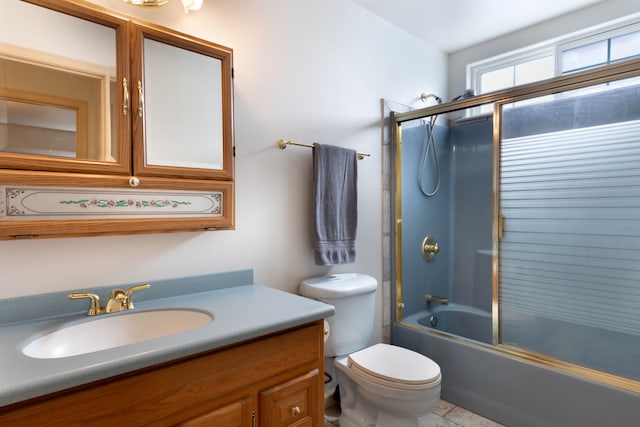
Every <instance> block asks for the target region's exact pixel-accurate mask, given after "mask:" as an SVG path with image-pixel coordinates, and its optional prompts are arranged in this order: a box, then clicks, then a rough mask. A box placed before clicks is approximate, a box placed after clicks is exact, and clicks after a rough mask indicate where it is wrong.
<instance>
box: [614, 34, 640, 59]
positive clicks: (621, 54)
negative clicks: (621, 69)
mask: <svg viewBox="0 0 640 427" xmlns="http://www.w3.org/2000/svg"><path fill="white" fill-rule="evenodd" d="M636 55H640V31H636V32H635V33H630V34H625V35H623V36H618V37H614V38H612V39H611V60H612V61H617V60H620V59H625V58H630V57H632V56H636Z"/></svg>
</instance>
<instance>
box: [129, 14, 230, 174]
mask: <svg viewBox="0 0 640 427" xmlns="http://www.w3.org/2000/svg"><path fill="white" fill-rule="evenodd" d="M132 34H133V37H132V46H131V52H132V61H131V64H132V77H133V79H132V82H133V87H134V90H133V95H132V100H133V104H132V109H133V146H134V159H133V161H134V174H135V175H139V176H164V177H183V178H197V179H218V180H231V179H232V178H233V146H232V145H233V143H232V139H233V135H232V128H233V126H232V120H233V119H232V105H231V104H232V93H231V92H232V76H231V72H232V64H231V62H232V59H231V58H232V57H231V50H230V49H228V48H225V47H223V46H220V45H216V44H213V43H211V42H207V41H204V40H200V39H196V38H193V37H190V36H186V35H184V34H177V33H176V34H172V33H171V32H169V31H167V30H166V29H163V30H162V31H161V30H159V29H157V28H154V27H153V26H146V25H139V24H135V25H133V29H132Z"/></svg>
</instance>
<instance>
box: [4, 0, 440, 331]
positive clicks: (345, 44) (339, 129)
mask: <svg viewBox="0 0 640 427" xmlns="http://www.w3.org/2000/svg"><path fill="white" fill-rule="evenodd" d="M94 3H97V4H99V5H101V6H104V7H108V8H112V9H116V10H118V11H121V12H125V13H128V14H131V15H136V16H138V17H140V18H143V19H146V20H150V21H153V22H156V23H158V24H161V25H164V26H168V27H172V28H175V29H177V30H179V31H183V32H188V33H192V34H194V35H196V36H199V37H202V38H205V39H209V40H212V41H215V42H217V43H220V44H223V45H226V46H229V47H232V48H233V49H234V63H235V76H236V77H235V83H234V87H235V141H236V145H237V158H236V180H237V188H236V207H237V217H236V220H237V221H236V223H237V227H236V230H235V231H216V232H205V233H178V234H158V235H136V236H113V237H92V238H86V237H85V238H72V239H42V240H33V241H3V242H0V263H1V268H0V270H1V271H2V276H1V279H0V280H1V281H0V298H7V297H14V296H20V295H32V294H37V293H45V292H51V291H58V290H69V289H78V288H83V287H85V286H102V285H111V284H121V283H130V282H137V281H151V282H152V283H153V280H154V279H158V278H170V277H179V276H186V275H195V274H205V273H210V272H219V271H229V270H234V269H242V268H254V270H255V279H256V282H258V283H262V284H266V285H269V286H272V287H274V288H278V289H282V290H285V291H290V292H295V291H296V290H297V286H298V283H299V282H300V280H301V279H303V278H306V277H309V276H314V275H321V274H327V273H330V272H346V271H358V272H361V273H365V274H369V275H372V276H374V277H376V278H377V279H378V282H379V283H381V282H382V244H381V241H382V237H381V234H382V216H381V209H382V207H381V203H382V202H381V188H382V187H381V181H382V176H381V163H382V156H381V141H382V134H381V111H382V109H381V102H380V99H381V98H385V99H391V100H393V101H396V102H399V103H405V104H413V103H416V101H417V100H418V97H419V94H420V93H422V92H424V91H427V92H434V93H443V92H444V91H445V90H446V84H447V81H446V80H447V77H446V56H445V55H444V54H443V53H442V52H440V51H438V50H436V49H435V48H432V47H430V46H427V45H425V44H423V43H421V42H419V41H418V40H417V39H415V38H414V37H412V36H409V35H408V34H406V33H404V32H402V31H400V30H398V29H397V28H395V27H393V26H391V25H389V24H387V23H386V22H384V21H382V20H380V19H379V18H378V17H376V16H375V15H373V14H371V13H369V12H368V11H366V10H365V9H362V8H361V7H360V6H358V5H356V4H355V3H353V2H352V1H351V0H324V1H317V0H269V1H264V0H206V1H205V2H204V6H203V8H202V9H201V10H200V11H198V12H195V13H190V14H188V15H185V14H184V13H183V12H182V11H181V6H180V2H179V1H178V0H171V1H170V2H169V4H168V5H167V6H164V7H161V8H150V9H142V8H137V7H133V6H130V5H127V4H125V3H121V2H119V1H115V0H94ZM185 78H188V76H185ZM279 139H294V140H298V141H302V142H307V143H311V142H314V141H317V142H320V143H327V144H334V145H340V146H345V147H350V148H354V149H357V150H359V151H367V152H370V153H371V155H372V156H371V157H370V158H367V159H365V160H362V161H359V162H358V166H359V171H358V173H359V184H358V185H359V186H358V190H359V205H358V206H359V227H358V239H357V261H356V263H355V264H349V265H343V266H336V267H333V268H329V267H320V266H316V265H315V264H314V262H313V254H312V250H311V228H310V227H311V225H310V224H311V221H310V218H311V209H310V206H311V198H310V187H311V165H312V163H311V162H312V156H311V150H309V149H306V148H297V147H289V148H287V149H286V150H284V151H282V150H280V149H279V148H277V146H276V142H277V141H278V140H279ZM377 319H378V322H377V324H378V325H379V324H380V317H379V313H378V318H377ZM377 332H378V335H379V333H380V331H379V330H378V331H377Z"/></svg>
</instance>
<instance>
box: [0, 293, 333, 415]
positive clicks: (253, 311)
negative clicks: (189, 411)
mask: <svg viewBox="0 0 640 427" xmlns="http://www.w3.org/2000/svg"><path fill="white" fill-rule="evenodd" d="M152 286H153V285H152ZM85 303H87V304H88V301H85ZM158 309H191V310H199V311H203V312H205V313H209V314H211V315H213V316H214V321H213V322H212V323H210V324H208V325H205V326H202V327H200V328H198V329H193V330H190V331H186V332H181V333H179V334H175V335H168V336H164V337H160V338H155V339H151V340H148V341H142V342H138V343H135V344H129V345H126V346H122V347H115V348H111V349H107V350H101V351H97V352H93V353H87V354H82V355H77V356H70V357H63V358H55V359H37V358H31V357H28V356H26V355H24V354H23V353H22V348H24V346H25V345H26V344H28V343H29V342H31V341H32V340H33V339H35V338H37V337H38V336H40V335H43V334H45V333H47V332H49V331H51V330H54V329H56V328H60V327H62V326H68V325H72V324H74V323H78V322H85V321H88V320H87V319H90V318H88V317H87V316H86V315H85V314H82V313H77V312H76V313H72V314H62V315H56V316H50V317H46V318H41V319H30V320H28V321H20V322H15V323H8V324H3V325H2V352H0V407H2V406H5V405H9V404H12V403H15V402H19V401H22V400H26V399H30V398H33V397H37V396H41V395H45V394H48V393H52V392H56V391H60V390H64V389H67V388H70V387H74V386H78V385H82V384H86V383H90V382H93V381H97V380H101V379H104V378H108V377H112V376H115V375H119V374H123V373H126V372H130V371H134V370H137V369H141V368H146V367H149V366H153V365H157V364H160V363H164V362H169V361H171V360H175V359H180V358H183V357H187V356H191V355H195V354H198V353H202V352H206V351H211V350H215V349H218V348H222V347H224V346H228V345H231V344H237V343H240V342H242V341H246V340H249V339H252V338H257V337H260V336H264V335H266V334H270V333H274V332H278V331H282V330H285V329H289V328H292V327H296V326H300V325H303V324H305V323H309V322H313V321H316V320H320V319H323V318H326V317H329V316H332V315H333V313H334V308H333V306H331V305H328V304H324V303H322V302H319V301H314V300H311V299H308V298H304V297H301V296H298V295H294V294H291V293H288V292H283V291H280V290H277V289H274V288H270V287H267V286H262V285H255V284H252V285H242V286H234V287H229V288H222V289H216V290H210V291H206V292H196V293H189V294H185V295H176V296H168V297H164V298H156V299H150V300H141V301H136V302H135V308H134V309H133V310H132V311H144V310H158ZM132 311H129V313H130V312H132ZM124 313H127V312H124ZM118 314H120V313H118ZM118 314H108V315H106V316H117V315H118ZM98 317H99V316H98Z"/></svg>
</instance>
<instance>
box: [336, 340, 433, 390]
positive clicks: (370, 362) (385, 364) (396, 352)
mask: <svg viewBox="0 0 640 427" xmlns="http://www.w3.org/2000/svg"><path fill="white" fill-rule="evenodd" d="M347 366H348V367H349V368H350V369H351V371H352V372H353V373H354V374H356V375H358V376H360V377H361V378H363V379H366V380H368V381H371V382H373V383H376V384H380V385H383V386H386V387H391V388H396V389H402V390H424V389H429V388H432V387H435V386H437V385H439V384H440V379H441V375H440V366H438V364H437V363H436V362H434V361H433V360H431V359H429V358H428V357H426V356H423V355H422V354H420V353H416V352H415V351H412V350H409V349H406V348H402V347H398V346H394V345H389V344H376V345H373V346H371V347H368V348H365V349H364V350H360V351H356V352H355V353H351V354H350V355H349V357H348V361H347Z"/></svg>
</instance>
